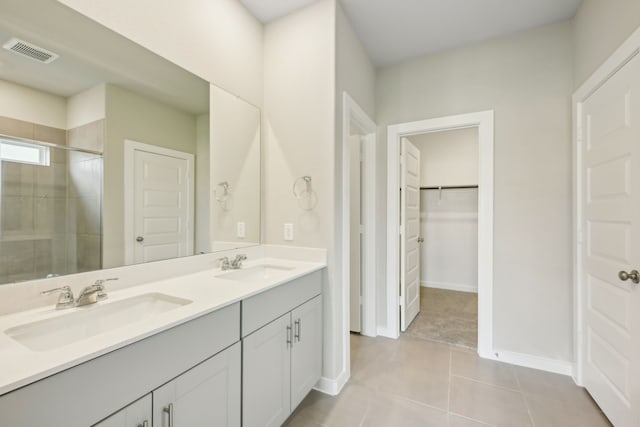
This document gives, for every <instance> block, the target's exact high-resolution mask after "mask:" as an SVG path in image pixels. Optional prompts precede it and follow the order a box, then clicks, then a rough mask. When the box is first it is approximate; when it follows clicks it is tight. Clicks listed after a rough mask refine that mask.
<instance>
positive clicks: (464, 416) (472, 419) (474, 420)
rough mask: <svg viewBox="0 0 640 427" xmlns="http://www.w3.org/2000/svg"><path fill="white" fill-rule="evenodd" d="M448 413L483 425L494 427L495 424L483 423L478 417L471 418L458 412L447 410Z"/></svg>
mask: <svg viewBox="0 0 640 427" xmlns="http://www.w3.org/2000/svg"><path fill="white" fill-rule="evenodd" d="M449 414H450V415H454V416H456V417H459V418H464V419H465V420H469V421H473V422H474V423H478V424H482V425H483V426H487V427H496V425H495V424H489V423H485V422H484V421H480V420H478V419H475V418H471V417H469V416H467V415H462V414H458V413H457V412H449Z"/></svg>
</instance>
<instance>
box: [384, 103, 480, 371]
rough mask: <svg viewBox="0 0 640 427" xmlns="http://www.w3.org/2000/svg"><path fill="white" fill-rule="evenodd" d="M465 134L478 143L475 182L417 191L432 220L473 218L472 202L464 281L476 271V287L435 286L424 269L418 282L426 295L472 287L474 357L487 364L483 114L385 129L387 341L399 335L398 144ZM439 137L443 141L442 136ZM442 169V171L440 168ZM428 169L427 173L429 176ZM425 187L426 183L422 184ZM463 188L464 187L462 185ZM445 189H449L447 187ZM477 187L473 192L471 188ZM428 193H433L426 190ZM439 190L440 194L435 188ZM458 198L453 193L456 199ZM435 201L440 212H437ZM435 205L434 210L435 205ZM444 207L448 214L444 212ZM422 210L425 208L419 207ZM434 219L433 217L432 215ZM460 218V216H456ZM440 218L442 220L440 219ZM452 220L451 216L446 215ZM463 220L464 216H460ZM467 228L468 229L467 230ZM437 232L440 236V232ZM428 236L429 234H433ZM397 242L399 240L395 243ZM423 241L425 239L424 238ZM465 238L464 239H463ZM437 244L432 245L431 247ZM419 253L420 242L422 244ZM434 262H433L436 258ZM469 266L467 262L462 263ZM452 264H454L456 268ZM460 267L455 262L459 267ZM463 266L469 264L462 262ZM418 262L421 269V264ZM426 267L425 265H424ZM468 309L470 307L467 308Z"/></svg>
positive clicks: (435, 280) (451, 229)
mask: <svg viewBox="0 0 640 427" xmlns="http://www.w3.org/2000/svg"><path fill="white" fill-rule="evenodd" d="M467 129H468V132H469V133H472V132H474V133H475V135H476V138H477V144H476V147H477V150H478V151H477V162H476V164H477V172H475V168H473V172H471V173H475V176H476V177H477V182H471V181H466V182H465V181H460V182H456V183H455V184H456V185H454V184H453V183H449V182H445V181H441V183H440V184H432V185H429V184H425V185H423V184H421V187H425V189H424V190H421V191H420V193H421V199H424V201H426V202H429V201H431V206H432V207H433V208H434V210H435V211H434V212H433V213H432V219H434V218H437V217H438V209H440V210H441V211H442V210H443V209H444V210H445V211H447V212H448V213H447V214H448V215H449V214H452V213H455V212H450V211H452V210H455V209H452V206H457V208H459V209H460V210H466V211H467V212H466V214H467V218H466V219H467V220H469V219H470V218H471V216H473V215H474V214H473V213H472V212H469V211H473V210H474V206H475V203H474V202H475V201H476V200H477V222H476V223H475V224H473V221H470V222H471V227H470V228H471V229H473V226H474V225H475V227H477V234H476V238H477V245H476V246H474V247H475V248H476V249H477V256H476V261H475V263H472V265H471V266H470V268H467V269H466V275H467V277H468V275H469V274H472V273H469V271H470V270H471V271H473V269H474V268H477V274H476V275H475V278H476V280H475V281H468V280H467V281H466V282H465V281H464V280H462V281H460V278H459V277H458V279H456V280H457V281H456V280H452V281H451V282H450V283H447V282H446V280H444V281H443V280H438V276H437V274H436V273H438V270H435V271H434V270H433V269H428V268H425V275H422V277H421V279H422V280H421V281H422V282H423V283H422V284H423V285H428V284H429V283H428V282H429V281H431V282H432V283H431V284H430V285H431V287H424V288H422V289H423V291H422V292H425V291H426V293H429V291H430V290H433V291H434V292H438V289H437V288H436V286H440V287H443V282H444V284H445V285H446V284H448V285H449V287H454V286H451V285H452V284H453V285H457V287H458V288H459V289H458V290H451V292H459V291H460V290H462V289H461V288H463V287H464V288H466V289H464V290H470V289H469V288H470V287H471V286H476V283H477V292H478V294H477V295H478V302H477V304H478V315H477V316H478V317H477V319H478V333H477V348H478V353H479V354H480V356H482V357H488V358H491V357H492V355H491V352H492V349H493V342H492V341H493V325H492V323H493V316H492V305H493V304H492V302H493V296H492V292H493V111H484V112H478V113H470V114H462V115H456V116H447V117H441V118H436V119H427V120H421V121H417V122H409V123H401V124H397V125H392V126H389V127H388V152H387V168H388V186H387V248H388V249H387V266H388V267H387V296H388V298H387V301H388V303H387V328H386V332H387V334H386V335H387V336H390V337H394V338H395V337H398V336H399V334H400V322H399V320H400V316H399V314H400V310H401V307H400V301H402V295H400V294H399V291H398V289H399V288H401V287H400V286H398V285H397V284H398V283H399V280H400V263H401V262H400V256H401V243H400V242H401V234H400V233H401V224H400V218H399V217H400V209H398V200H400V181H401V178H400V177H401V167H400V155H401V154H400V148H401V145H402V144H401V140H402V139H403V138H407V139H409V140H418V141H419V139H420V138H419V137H418V136H419V135H425V134H433V135H432V136H434V135H435V133H437V132H450V133H449V135H450V136H451V135H454V136H455V133H454V131H456V132H459V133H464V131H465V130H467ZM441 135H445V134H444V133H443V134H441ZM445 168H446V166H445ZM428 169H431V170H428ZM431 172H437V169H434V167H433V166H431V167H429V168H427V167H425V168H424V170H422V171H421V174H424V175H425V177H426V176H429V174H430V173H431ZM427 182H428V181H427ZM463 182H464V183H463ZM447 184H448V185H447ZM476 185H477V188H476ZM430 187H436V188H435V189H431V188H430ZM440 187H442V189H441V188H440ZM446 187H471V188H446ZM456 192H457V193H456ZM438 201H439V202H440V206H438ZM434 203H435V204H434ZM445 205H446V206H448V207H449V208H447V209H448V210H446V209H445V208H444V207H445ZM424 208H425V209H427V207H426V206H424ZM434 214H435V215H434ZM458 214H462V212H458ZM423 215H429V213H425V212H423ZM441 216H442V215H441ZM449 216H451V215H449ZM459 216H461V217H464V215H459ZM424 225H425V226H429V224H428V222H425V224H424ZM467 225H469V224H467ZM441 231H442V230H441ZM448 231H449V232H451V233H454V234H455V232H456V231H460V229H458V230H456V229H455V227H449V230H448ZM432 232H433V231H432ZM399 236H400V237H399ZM425 237H426V238H428V236H425ZM467 237H468V238H469V235H467ZM469 239H470V241H467V242H466V244H465V246H466V247H467V248H468V246H469V244H471V245H472V242H473V237H472V235H471V237H470V238H469ZM434 244H437V242H434ZM422 245H423V248H424V246H425V242H423V243H422ZM450 250H455V249H450ZM436 258H437V257H436ZM466 259H467V260H468V257H467V258H466ZM431 262H432V263H434V262H435V263H439V266H440V270H439V273H440V274H442V273H443V272H444V271H446V270H447V269H448V270H453V271H455V270H456V266H455V265H453V266H445V265H443V264H442V263H441V262H439V261H438V260H437V259H436V260H431ZM455 262H456V261H455V260H453V263H454V264H455ZM458 262H459V261H458ZM467 262H468V261H467ZM424 263H425V262H424V260H423V264H424ZM427 265H428V261H427ZM430 273H434V274H436V275H435V276H429V274H430ZM438 282H439V283H438ZM472 303H473V302H472Z"/></svg>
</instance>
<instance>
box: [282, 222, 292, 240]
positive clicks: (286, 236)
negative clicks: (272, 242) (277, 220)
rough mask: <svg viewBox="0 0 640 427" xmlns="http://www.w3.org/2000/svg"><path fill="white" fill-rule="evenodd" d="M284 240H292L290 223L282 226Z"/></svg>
mask: <svg viewBox="0 0 640 427" xmlns="http://www.w3.org/2000/svg"><path fill="white" fill-rule="evenodd" d="M284 240H293V224H292V223H290V222H287V223H285V224H284Z"/></svg>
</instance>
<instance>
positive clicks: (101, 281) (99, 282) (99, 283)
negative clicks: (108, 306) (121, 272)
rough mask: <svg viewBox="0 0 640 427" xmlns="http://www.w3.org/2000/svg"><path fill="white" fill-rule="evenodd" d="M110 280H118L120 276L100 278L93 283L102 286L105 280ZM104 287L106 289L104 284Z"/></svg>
mask: <svg viewBox="0 0 640 427" xmlns="http://www.w3.org/2000/svg"><path fill="white" fill-rule="evenodd" d="M110 280H118V277H111V278H109V279H98V280H96V281H95V282H94V283H93V284H94V285H96V286H102V284H103V283H104V282H108V281H110ZM102 289H104V286H102Z"/></svg>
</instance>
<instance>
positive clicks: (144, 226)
mask: <svg viewBox="0 0 640 427" xmlns="http://www.w3.org/2000/svg"><path fill="white" fill-rule="evenodd" d="M131 144H132V145H133V147H130V148H132V149H131V151H130V156H131V162H130V164H131V167H132V169H133V170H132V171H131V172H130V175H129V176H131V179H132V182H131V183H130V184H129V183H127V184H125V185H127V186H128V185H130V186H131V188H130V189H127V190H128V191H130V192H131V200H130V202H129V205H130V206H131V208H129V209H125V211H126V212H127V216H128V218H126V220H125V221H127V222H128V224H127V226H126V227H125V228H126V230H128V232H126V233H125V234H126V235H125V239H126V240H125V246H126V247H127V248H129V250H127V254H128V257H127V258H128V261H129V263H141V262H149V261H158V260H162V259H169V258H175V257H179V256H186V255H193V229H192V227H193V226H192V224H193V178H192V174H193V166H192V165H193V155H191V154H188V153H181V152H177V151H173V150H166V149H162V148H159V147H153V146H149V145H145V144H139V143H131Z"/></svg>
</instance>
